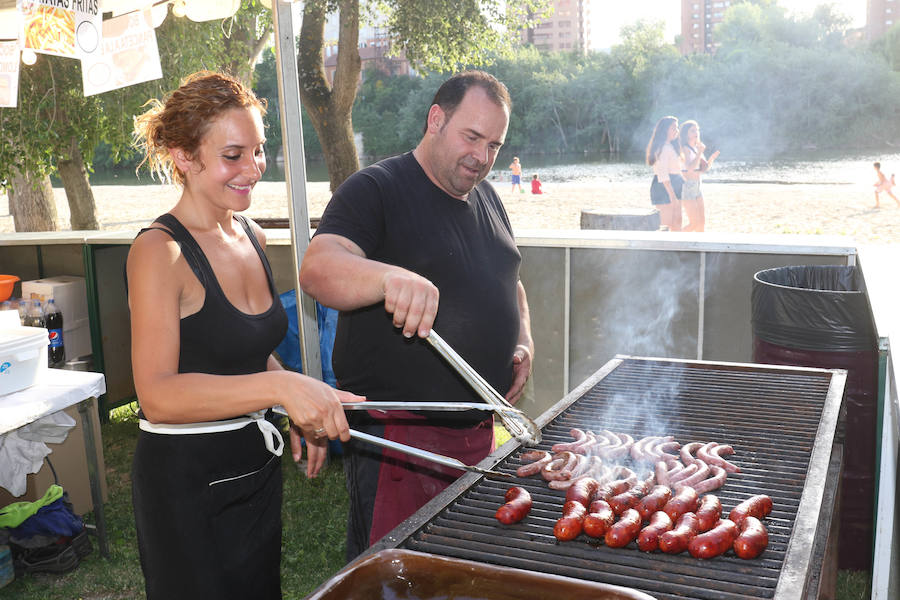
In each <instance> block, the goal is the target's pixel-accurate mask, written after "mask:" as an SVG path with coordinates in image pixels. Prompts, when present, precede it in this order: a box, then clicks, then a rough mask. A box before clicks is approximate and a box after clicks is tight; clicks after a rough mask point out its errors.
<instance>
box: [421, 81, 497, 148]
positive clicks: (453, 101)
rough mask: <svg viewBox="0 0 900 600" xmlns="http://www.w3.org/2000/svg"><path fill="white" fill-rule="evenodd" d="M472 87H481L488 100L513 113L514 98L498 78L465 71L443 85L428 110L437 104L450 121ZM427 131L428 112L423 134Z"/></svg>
mask: <svg viewBox="0 0 900 600" xmlns="http://www.w3.org/2000/svg"><path fill="white" fill-rule="evenodd" d="M472 87H480V88H481V89H483V90H484V91H485V92H486V93H487V95H488V98H490V99H491V100H493V101H494V102H496V103H497V104H498V105H499V106H505V107H506V109H507V110H508V111H509V112H510V113H511V112H512V98H510V97H509V90H507V89H506V86H505V85H503V84H502V83H501V82H500V81H499V80H498V79H497V78H496V77H494V76H493V75H491V74H490V73H485V72H484V71H463V72H462V73H457V74H456V75H454V76H453V77H451V78H450V79H448V80H447V81H445V82H444V83H442V84H441V87H439V88H438V91H437V93H436V94H435V95H434V100H432V101H431V104H429V105H428V110H429V111H430V110H431V107H432V106H434V105H435V104H437V105H438V106H440V107H441V110H443V111H444V114H446V115H447V119H448V120H449V119H450V117H452V116H453V112H454V111H455V110H456V108H457V107H458V106H459V105H460V103H461V102H462V100H463V97H465V95H466V92H467V91H469V88H472ZM427 131H428V112H426V113H425V127H424V128H423V129H422V133H423V134H424V133H426V132H427Z"/></svg>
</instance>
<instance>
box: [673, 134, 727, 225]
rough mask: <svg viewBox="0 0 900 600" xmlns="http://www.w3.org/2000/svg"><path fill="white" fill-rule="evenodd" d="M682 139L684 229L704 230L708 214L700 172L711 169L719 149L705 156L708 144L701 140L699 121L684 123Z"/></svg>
mask: <svg viewBox="0 0 900 600" xmlns="http://www.w3.org/2000/svg"><path fill="white" fill-rule="evenodd" d="M680 140H681V156H682V160H683V161H684V169H683V170H682V173H683V174H684V187H683V188H682V191H681V202H682V204H683V205H684V212H686V213H687V217H688V224H687V225H685V227H684V229H683V230H682V231H703V230H704V229H705V227H706V215H705V209H704V207H703V194H701V193H700V174H701V173H705V172H706V171H708V170H709V168H710V167H711V166H712V164H713V162H715V160H716V158H718V157H719V151H718V150H716V151H715V152H713V153H712V154H711V155H710V157H709V159H707V158H706V157H705V156H703V152H704V150H706V144H704V143H703V142H701V141H700V126H699V125H698V124H697V121H685V122H684V123H682V125H681V133H680Z"/></svg>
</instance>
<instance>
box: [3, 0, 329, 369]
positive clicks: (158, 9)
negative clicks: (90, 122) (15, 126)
mask: <svg viewBox="0 0 900 600" xmlns="http://www.w3.org/2000/svg"><path fill="white" fill-rule="evenodd" d="M262 3H263V5H264V6H266V7H268V8H271V9H272V11H273V13H272V21H273V23H274V26H275V56H276V62H277V65H278V68H277V71H276V72H277V77H278V101H279V110H280V112H281V127H282V139H283V142H284V165H285V184H286V186H287V194H288V197H289V199H290V202H289V204H288V218H289V224H290V232H291V247H292V249H293V257H294V261H293V267H294V287H295V289H296V293H297V298H298V299H299V301H298V302H297V313H298V314H297V317H298V325H299V335H300V351H301V359H302V363H303V366H304V372H305V373H306V374H307V375H310V376H312V377H315V378H317V379H322V366H321V362H320V360H321V357H320V352H319V344H318V327H317V322H316V307H315V301H314V300H313V299H312V298H311V297H308V296H307V295H306V294H304V293H303V292H302V290H301V289H300V282H299V270H300V269H299V267H300V263H301V262H302V260H303V255H304V254H305V253H306V249H307V247H308V246H309V210H308V206H307V197H306V160H305V156H304V151H303V130H302V125H301V119H300V110H301V107H300V92H299V90H300V87H299V76H298V73H297V57H296V55H295V52H294V24H293V11H292V7H291V2H285V1H279V0H275V2H274V3H273V2H272V0H262ZM24 4H28V5H29V6H33V5H44V6H47V7H56V5H57V4H60V3H59V2H54V1H53V0H30V1H29V2H27V3H26V2H23V1H22V0H18V2H17V0H0V42H2V41H3V40H15V41H16V42H17V43H18V45H19V47H20V49H25V48H26V44H25V41H24V40H23V39H21V38H22V23H23V19H22V5H24ZM65 4H66V5H68V4H69V3H65ZM240 5H241V1H240V0H190V1H188V0H166V1H164V2H158V1H157V2H154V1H153V0H93V1H91V0H87V1H85V2H83V3H80V4H79V7H82V6H83V7H86V9H87V10H88V11H90V12H94V13H96V17H97V19H101V18H102V16H103V15H110V17H111V18H115V17H118V16H122V15H125V14H128V13H133V12H136V11H141V10H146V9H151V10H152V19H151V21H152V24H153V27H156V26H159V25H160V24H161V23H162V22H163V20H164V19H165V18H166V15H167V13H168V9H169V7H170V6H171V8H172V14H173V15H174V16H176V17H186V18H188V19H191V20H193V21H210V20H220V19H227V18H229V17H231V16H233V15H234V14H235V13H236V12H237V10H238V9H239V8H240ZM51 10H52V9H51ZM154 45H155V39H154ZM36 51H37V52H41V50H36ZM48 53H52V54H60V52H55V51H50V52H48ZM63 55H66V54H63ZM72 56H73V58H78V56H77V54H76V53H73V54H72ZM24 58H25V57H23V60H24ZM0 110H4V109H0ZM5 110H14V109H5ZM298 224H299V228H300V229H299V231H298Z"/></svg>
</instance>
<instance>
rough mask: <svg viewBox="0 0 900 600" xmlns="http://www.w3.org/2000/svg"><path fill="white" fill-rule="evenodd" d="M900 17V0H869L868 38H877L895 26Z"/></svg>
mask: <svg viewBox="0 0 900 600" xmlns="http://www.w3.org/2000/svg"><path fill="white" fill-rule="evenodd" d="M898 17H900V0H868V2H867V4H866V39H868V40H869V41H870V42H871V41H873V40H877V39H878V38H880V37H881V36H883V35H884V34H885V32H886V31H887V30H888V29H890V28H891V27H893V25H894V23H896V22H897V19H898Z"/></svg>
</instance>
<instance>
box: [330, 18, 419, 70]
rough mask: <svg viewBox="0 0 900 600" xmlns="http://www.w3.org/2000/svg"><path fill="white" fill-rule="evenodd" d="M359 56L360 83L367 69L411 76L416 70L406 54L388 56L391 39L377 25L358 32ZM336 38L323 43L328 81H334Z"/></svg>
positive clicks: (385, 31)
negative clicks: (360, 62)
mask: <svg viewBox="0 0 900 600" xmlns="http://www.w3.org/2000/svg"><path fill="white" fill-rule="evenodd" d="M359 34H360V35H359V58H360V59H361V60H362V69H361V71H360V74H359V77H360V83H362V79H363V77H365V75H366V71H367V70H369V69H373V68H374V69H376V70H378V71H380V72H382V73H384V74H385V75H388V76H394V75H406V76H413V75H415V74H416V70H415V69H414V68H413V66H412V65H411V64H410V62H409V60H407V58H406V55H405V54H404V53H403V52H400V54H399V55H397V56H388V54H387V53H388V51H389V49H390V45H391V41H390V37H389V33H388V31H387V30H386V29H383V28H377V27H364V28H361V29H360V32H359ZM337 54H338V47H337V38H336V37H335V38H334V39H330V40H328V41H327V42H326V43H325V74H326V75H327V77H328V81H329V82H331V83H334V72H335V71H336V70H337Z"/></svg>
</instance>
